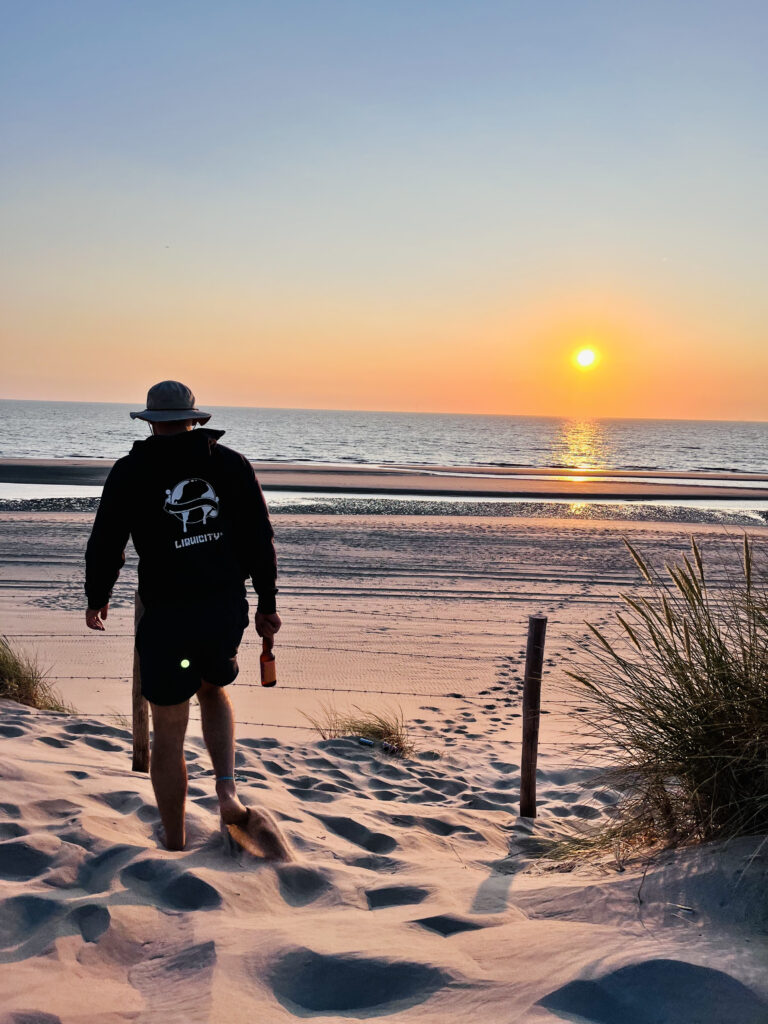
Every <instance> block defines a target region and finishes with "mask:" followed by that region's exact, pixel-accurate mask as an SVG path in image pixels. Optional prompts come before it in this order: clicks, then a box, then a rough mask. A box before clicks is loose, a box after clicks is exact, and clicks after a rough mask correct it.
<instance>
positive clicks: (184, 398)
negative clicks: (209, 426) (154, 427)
mask: <svg viewBox="0 0 768 1024" xmlns="http://www.w3.org/2000/svg"><path fill="white" fill-rule="evenodd" d="M130 415H131V419H132V420H147V421H148V422H149V423H172V422H173V421H174V420H199V422H200V423H207V422H208V420H209V419H210V418H211V414H210V413H209V412H201V411H200V410H199V409H196V408H195V396H194V395H193V394H192V392H191V391H190V390H189V388H188V387H187V385H186V384H180V383H179V381H177V380H161V381H160V383H159V384H155V385H153V386H152V387H151V388H150V389H149V391H148V392H147V408H146V409H142V411H141V412H132V413H131V414H130Z"/></svg>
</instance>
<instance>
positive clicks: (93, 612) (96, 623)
mask: <svg viewBox="0 0 768 1024" xmlns="http://www.w3.org/2000/svg"><path fill="white" fill-rule="evenodd" d="M108 611H109V601H107V603H106V604H105V605H104V607H103V608H88V610H87V611H86V613H85V624H86V626H87V627H88V629H98V630H101V632H102V633H103V632H104V621H103V620H104V619H106V617H107V612H108Z"/></svg>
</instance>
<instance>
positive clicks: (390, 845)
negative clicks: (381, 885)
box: [317, 814, 397, 853]
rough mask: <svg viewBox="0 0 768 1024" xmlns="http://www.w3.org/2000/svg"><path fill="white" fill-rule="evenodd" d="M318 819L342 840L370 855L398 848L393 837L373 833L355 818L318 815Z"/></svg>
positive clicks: (381, 833) (389, 851)
mask: <svg viewBox="0 0 768 1024" xmlns="http://www.w3.org/2000/svg"><path fill="white" fill-rule="evenodd" d="M317 818H318V819H319V820H320V821H322V823H323V824H324V825H325V826H326V828H329V829H330V830H331V832H334V833H335V834H336V835H337V836H341V838H342V839H346V840H347V842H350V843H354V844H355V846H362V848H363V849H364V850H368V851H369V852H370V853H391V852H392V850H394V849H395V848H396V847H397V842H396V840H395V839H393V838H392V836H388V835H385V834H384V833H383V832H371V830H370V829H368V828H366V827H365V825H361V824H360V822H359V821H355V820H354V819H353V818H337V817H330V816H325V815H321V814H318V815H317Z"/></svg>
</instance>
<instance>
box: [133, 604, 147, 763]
mask: <svg viewBox="0 0 768 1024" xmlns="http://www.w3.org/2000/svg"><path fill="white" fill-rule="evenodd" d="M143 613H144V605H143V604H142V603H141V598H140V597H139V592H138V590H137V591H136V604H135V608H134V615H133V630H134V633H135V632H136V629H137V628H138V625H139V619H140V618H141V616H142V615H143ZM133 771H135V772H148V771H149V705H148V704H147V702H146V700H145V699H144V698H143V697H142V695H141V670H140V668H139V655H138V652H137V651H136V647H135V646H134V648H133Z"/></svg>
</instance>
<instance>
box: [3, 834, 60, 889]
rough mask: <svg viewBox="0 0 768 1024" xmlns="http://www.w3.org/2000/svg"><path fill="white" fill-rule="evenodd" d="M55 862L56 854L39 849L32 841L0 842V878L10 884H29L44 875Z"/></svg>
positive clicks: (10, 840) (12, 840)
mask: <svg viewBox="0 0 768 1024" xmlns="http://www.w3.org/2000/svg"><path fill="white" fill-rule="evenodd" d="M53 860H54V854H52V853H49V852H48V851H47V850H45V849H38V848H37V847H36V846H35V845H34V843H33V842H32V841H31V840H25V839H9V840H6V841H5V842H0V878H3V879H6V880H7V881H9V882H28V881H29V880H30V879H32V878H36V877H37V876H38V875H42V874H43V872H44V871H46V870H47V869H48V868H49V867H50V866H51V864H52V863H53Z"/></svg>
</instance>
